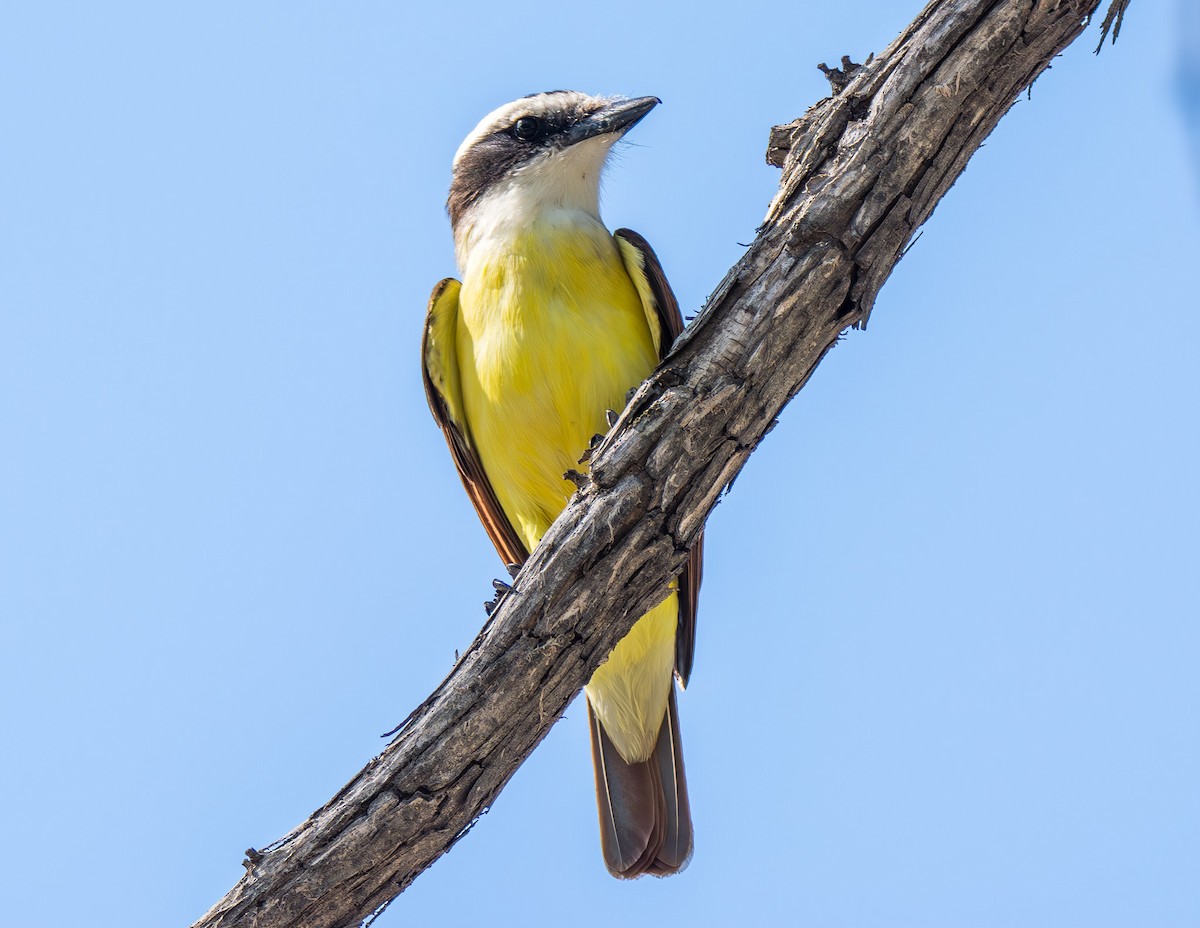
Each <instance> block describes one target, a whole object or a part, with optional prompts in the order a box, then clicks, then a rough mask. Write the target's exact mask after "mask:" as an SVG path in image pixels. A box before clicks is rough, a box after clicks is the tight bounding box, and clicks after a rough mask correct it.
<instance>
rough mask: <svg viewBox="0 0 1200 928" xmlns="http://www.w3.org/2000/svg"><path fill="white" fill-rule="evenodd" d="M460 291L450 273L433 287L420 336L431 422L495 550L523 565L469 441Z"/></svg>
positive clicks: (521, 552)
mask: <svg viewBox="0 0 1200 928" xmlns="http://www.w3.org/2000/svg"><path fill="white" fill-rule="evenodd" d="M460 289H461V285H460V284H459V282H458V281H457V280H454V279H453V278H449V277H448V278H446V279H445V280H443V281H441V282H440V283H438V285H437V286H436V287H434V288H433V293H432V294H431V295H430V297H429V310H428V312H427V313H426V315H425V333H424V336H423V338H422V339H421V376H422V379H423V380H424V382H425V399H426V400H428V402H429V411H430V412H431V413H433V421H434V422H436V423H437V424H438V427H439V428H440V429H441V430H442V434H443V435H444V436H445V438H446V444H447V445H448V446H449V447H450V456H451V457H452V458H453V459H454V466H455V467H457V468H458V476H459V477H460V478H461V479H462V483H463V486H464V487H465V488H466V491H467V496H469V497H470V499H471V502H472V503H473V504H474V506H475V511H476V512H477V513H478V514H479V520H480V521H481V522H482V523H483V527H484V530H485V531H487V533H488V537H489V538H490V539H492V544H494V545H495V546H496V551H497V552H499V554H500V557H501V558H502V559H503V561H504V563H505V564H523V563H524V562H525V559H526V558H527V557H528V556H529V552H528V551H526V550H525V545H524V544H523V543H522V541H521V539H520V537H519V536H518V535H517V533H516V531H515V530H514V529H513V527H512V523H511V522H509V521H508V517H507V516H506V515H505V514H504V510H503V509H502V508H501V507H500V501H499V500H498V499H497V498H496V491H495V490H494V489H493V488H492V484H491V482H490V481H489V480H488V478H487V474H486V473H484V470H483V464H482V462H481V461H480V460H479V455H478V454H477V453H476V451H475V448H474V447H473V446H472V444H471V438H470V434H471V433H470V429H469V428H468V427H467V424H466V417H465V415H464V408H463V401H462V390H461V387H460V384H459V378H458V352H457V350H456V347H455V332H456V330H457V328H458V293H459V290H460Z"/></svg>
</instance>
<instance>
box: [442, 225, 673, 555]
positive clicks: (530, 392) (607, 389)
mask: <svg viewBox="0 0 1200 928" xmlns="http://www.w3.org/2000/svg"><path fill="white" fill-rule="evenodd" d="M457 347H458V364H459V370H460V376H461V382H462V396H463V405H464V409H465V413H466V419H467V422H468V423H470V429H471V440H472V442H473V444H474V446H475V448H476V449H477V451H478V453H479V456H480V459H481V460H482V462H483V466H484V469H485V470H486V471H487V474H488V477H489V479H490V480H491V482H492V485H493V487H494V488H495V490H496V494H497V496H498V497H499V500H500V504H501V506H503V507H504V511H505V513H506V514H507V515H508V517H509V520H510V521H511V522H512V524H513V527H514V528H515V529H516V530H517V532H518V534H520V535H521V537H522V540H523V541H524V542H525V544H526V545H527V546H528V547H529V549H530V550H532V549H533V548H534V547H535V546H536V545H537V543H538V541H539V540H540V539H541V537H542V535H543V534H544V533H545V531H546V529H547V528H549V527H550V523H551V522H553V521H554V519H555V517H557V515H558V514H559V513H560V512H561V511H562V509H563V507H564V506H565V505H566V503H567V500H568V499H570V496H571V494H572V493H573V492H574V486H573V485H572V484H571V483H570V482H568V481H566V480H564V479H563V474H564V473H565V472H566V471H567V470H570V469H572V468H573V469H576V470H584V469H585V468H584V466H583V465H581V464H580V463H579V459H580V457H581V456H582V455H583V452H584V450H585V449H586V448H587V446H588V442H589V440H590V439H591V437H592V436H593V435H595V434H597V433H603V432H605V431H607V429H608V425H607V423H606V421H605V411H606V410H608V409H614V410H620V409H622V408H623V407H624V405H625V396H626V394H627V393H628V391H629V390H630V389H631V388H632V387H634V386H636V385H637V384H639V383H641V381H642V380H643V379H645V377H646V376H647V375H648V374H649V373H650V371H651V370H652V369H653V367H654V365H655V363H656V362H657V357H656V353H655V347H654V340H653V337H652V335H651V332H650V327H649V323H648V322H647V319H646V314H645V311H644V309H643V307H642V303H641V300H640V298H639V296H638V293H637V290H636V289H635V287H634V285H633V282H632V281H631V280H630V278H629V275H628V273H627V272H626V270H625V266H624V264H623V263H622V261H621V256H620V254H619V253H618V251H617V246H616V243H615V242H614V241H613V238H612V236H611V235H610V234H609V233H608V231H607V230H606V229H605V228H604V227H603V226H602V225H601V224H600V223H598V222H561V221H560V222H554V221H546V222H542V223H538V224H534V225H531V226H529V227H527V228H525V229H524V230H522V231H521V232H520V233H517V234H515V235H513V236H512V237H511V238H508V239H506V240H504V241H502V242H497V243H484V244H481V245H480V246H479V247H478V248H477V249H476V250H475V251H474V253H473V254H472V259H471V266H470V267H469V268H465V269H464V279H463V286H462V292H461V294H460V297H459V321H458V331H457Z"/></svg>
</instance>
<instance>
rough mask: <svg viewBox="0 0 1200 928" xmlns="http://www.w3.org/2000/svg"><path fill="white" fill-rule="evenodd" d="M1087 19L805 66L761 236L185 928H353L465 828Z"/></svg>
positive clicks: (1021, 18) (1036, 16)
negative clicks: (228, 884)
mask: <svg viewBox="0 0 1200 928" xmlns="http://www.w3.org/2000/svg"><path fill="white" fill-rule="evenodd" d="M1118 2H1121V0H1118ZM1124 2H1125V3H1126V4H1127V2H1128V0H1124ZM1098 5H1099V0H1057V2H1055V0H934V2H932V3H930V4H929V6H927V7H926V8H925V10H924V11H922V12H921V14H920V15H919V16H918V17H917V18H916V20H915V21H914V22H913V23H912V24H911V25H910V26H909V27H908V28H907V29H906V30H905V31H904V32H903V33H902V34H901V35H900V36H899V37H898V38H897V39H896V40H895V41H894V42H893V43H892V44H891V45H890V46H889V47H888V48H887V50H885V51H884V52H883V53H882V54H881V55H879V56H878V57H877V58H875V59H873V60H868V62H867V63H866V64H865V65H863V66H853V65H851V64H850V63H849V61H848V60H847V59H843V68H842V69H825V70H826V72H827V73H828V74H830V77H831V82H832V83H833V84H834V87H835V95H834V96H833V97H831V98H828V99H825V100H822V101H821V102H819V103H817V104H816V105H815V106H813V107H812V108H811V109H810V110H809V111H808V112H807V113H806V114H805V115H804V116H803V117H801V118H800V119H798V120H796V121H795V122H793V123H790V124H789V125H786V126H779V127H776V128H775V129H774V130H772V132H771V137H770V145H769V149H768V153H767V158H768V160H769V161H770V162H771V163H772V164H775V165H778V166H780V167H782V169H783V176H782V179H781V182H780V186H779V192H778V194H777V195H776V197H775V199H774V200H773V201H772V203H771V204H770V208H769V209H768V212H767V216H766V220H765V221H764V223H763V225H762V227H761V229H760V232H759V235H758V236H757V238H756V239H755V241H754V243H753V244H752V245H751V247H750V249H749V250H748V251H747V252H746V254H745V255H744V256H743V257H742V259H741V260H740V261H739V262H738V263H737V264H736V265H735V266H734V267H733V268H732V269H731V270H730V271H729V273H728V274H727V275H726V276H725V278H724V280H723V281H721V283H720V285H719V286H718V287H717V289H716V291H715V292H714V293H713V295H712V296H711V297H710V299H709V301H708V303H707V305H706V306H705V308H704V310H703V311H702V312H701V313H700V315H699V316H698V317H697V318H696V320H695V321H694V322H693V323H692V324H691V325H690V326H689V327H688V329H687V330H686V331H685V332H684V334H683V336H682V337H681V338H680V339H679V341H678V342H677V343H676V345H675V347H674V350H673V351H672V353H671V354H670V356H669V357H668V358H667V359H666V360H665V361H664V362H663V364H662V365H661V366H660V367H659V368H658V369H657V370H656V371H655V372H654V374H653V375H652V376H651V377H650V379H649V380H647V381H646V383H645V384H643V385H642V387H641V388H640V389H639V390H638V391H637V393H636V394H635V395H634V397H633V398H632V400H631V402H630V403H629V405H628V407H627V408H626V410H625V411H624V413H623V414H622V416H621V419H620V421H619V422H618V423H617V426H616V428H615V429H614V430H613V432H612V433H611V434H610V435H609V436H608V437H607V438H606V439H605V440H604V441H603V442H602V443H601V444H600V445H599V446H598V447H597V448H596V449H595V451H594V453H593V456H592V469H591V473H590V475H589V477H588V479H586V480H585V481H583V482H582V486H581V489H580V491H579V492H578V493H577V494H576V496H575V498H574V499H573V500H572V502H571V504H570V505H569V506H568V507H567V509H566V511H564V512H563V514H562V516H561V517H560V518H559V519H558V521H556V522H555V523H554V526H553V527H552V528H551V530H550V531H549V532H548V533H547V534H546V536H545V538H544V539H543V541H542V543H541V545H539V546H538V548H537V550H536V551H534V553H533V556H532V557H531V558H530V559H529V561H528V562H527V564H526V565H525V567H524V569H523V570H522V571H521V572H520V574H519V575H518V577H517V578H516V580H515V582H514V589H513V592H512V593H511V594H509V595H507V596H506V597H505V598H504V599H503V601H502V603H501V604H500V606H499V608H497V609H496V610H495V612H494V613H493V614H492V615H491V616H490V618H489V619H488V621H487V623H486V625H485V626H484V628H483V630H482V631H481V632H480V634H479V636H478V637H477V638H476V639H475V641H474V643H473V644H472V645H471V647H470V648H469V649H468V650H467V652H466V653H465V654H464V655H463V656H462V658H461V659H460V660H459V661H458V663H457V665H456V666H455V668H454V670H453V671H452V672H451V674H450V675H449V677H447V678H446V680H445V681H443V682H442V684H441V685H440V686H439V687H438V688H437V690H436V691H435V692H434V693H433V694H431V695H430V696H429V698H428V699H426V700H425V702H424V703H422V704H421V705H420V706H419V707H418V708H417V709H416V710H415V711H414V712H413V713H412V715H411V716H410V717H409V719H408V721H407V722H406V724H405V726H404V727H403V728H402V730H401V731H400V733H399V734H398V735H397V736H396V738H395V740H394V741H393V742H392V743H391V744H390V745H389V746H388V748H387V749H386V750H385V751H384V752H383V753H382V754H381V755H380V756H379V757H377V758H376V759H374V760H373V761H372V762H371V763H370V764H368V765H367V766H366V768H364V769H363V770H362V771H361V772H360V773H359V774H357V775H356V776H355V777H354V779H353V780H351V781H350V782H349V783H348V784H346V786H345V787H343V788H342V789H341V791H339V792H338V794H337V795H336V796H334V797H333V798H332V799H331V800H330V801H329V802H328V803H327V804H326V805H325V806H324V807H322V808H321V809H319V810H318V811H317V812H315V813H313V815H312V816H311V817H309V819H308V820H306V821H305V822H303V823H302V824H301V825H299V826H298V827H297V828H296V829H295V830H294V831H293V832H291V833H290V834H289V835H288V836H287V837H285V838H284V839H282V840H281V841H279V842H277V843H276V844H275V845H273V846H272V847H271V848H268V849H265V850H263V851H250V852H247V860H246V861H245V866H246V870H247V872H246V874H245V876H243V877H242V879H241V880H240V881H239V882H238V883H237V884H236V885H235V886H234V887H233V889H232V890H230V892H229V893H228V894H227V895H226V896H225V897H224V898H223V899H221V900H220V901H219V902H218V903H217V904H216V905H215V906H214V907H213V908H212V909H211V910H210V911H209V912H208V913H207V914H206V915H205V916H204V917H203V918H201V919H200V920H199V921H198V922H196V926H195V928H217V926H235V925H236V926H251V925H253V926H256V928H268V926H270V928H284V926H303V928H325V926H329V928H332V926H345V925H352V924H355V923H357V922H359V921H360V920H362V919H363V918H365V917H368V916H369V915H370V914H371V913H372V912H373V911H375V910H377V909H378V908H380V907H381V906H384V905H386V904H387V903H388V902H389V901H390V900H392V899H393V898H394V897H395V896H397V895H398V894H399V893H401V892H402V891H403V890H404V889H405V888H406V887H407V886H408V885H409V884H410V883H411V882H412V881H413V880H414V879H416V877H417V876H418V875H419V874H420V873H421V872H422V871H423V870H424V869H425V868H426V867H428V866H429V865H430V864H431V863H433V862H434V861H435V860H437V858H438V857H440V856H441V855H442V854H444V853H445V852H446V851H447V850H448V849H449V848H450V847H451V846H453V845H454V843H455V842H456V841H458V840H459V838H461V837H462V836H463V835H464V834H466V832H467V831H468V830H469V829H470V827H471V825H472V824H473V823H474V822H475V820H476V819H477V818H478V817H479V816H480V815H481V814H482V813H483V812H486V811H487V808H488V806H489V804H490V803H491V802H492V801H493V800H494V799H495V798H496V796H497V794H498V793H499V792H500V790H501V789H502V788H503V787H504V785H505V783H507V781H508V779H509V777H511V776H512V774H513V773H514V771H515V770H516V769H517V767H518V766H520V764H521V763H522V762H523V761H524V760H525V758H526V757H528V756H529V754H530V753H531V752H532V751H533V749H534V748H535V747H536V746H537V745H538V743H539V742H540V741H541V740H542V738H544V737H545V735H546V734H547V732H548V731H549V730H550V727H551V726H552V725H553V724H554V722H555V721H556V720H557V719H558V718H559V717H560V715H561V714H562V712H563V711H564V710H565V708H566V707H567V705H568V703H570V701H571V700H572V699H573V698H574V697H575V695H576V694H577V693H578V692H579V690H580V688H581V687H582V686H583V684H584V682H585V681H586V680H587V679H588V678H589V676H590V675H591V673H592V671H593V670H594V669H595V668H596V666H597V665H598V664H599V663H600V661H601V660H602V658H603V657H604V656H605V655H606V654H608V652H609V651H610V650H611V649H612V647H613V646H614V645H615V644H616V642H617V641H618V640H619V639H620V638H621V637H622V636H623V635H624V634H625V633H626V632H627V631H628V630H629V628H630V627H631V626H632V624H633V622H634V620H635V619H636V618H637V617H638V616H640V615H642V614H643V613H644V612H646V611H647V610H648V609H649V608H650V607H651V606H652V605H654V604H655V603H657V602H658V601H659V600H661V599H662V597H663V596H664V595H665V593H666V584H667V580H668V578H669V577H671V576H674V575H675V574H676V573H678V571H679V569H680V568H681V567H682V565H683V563H684V560H685V558H686V556H687V551H688V548H689V546H690V545H691V543H692V542H693V541H694V540H695V538H696V537H697V535H698V534H699V532H700V530H701V528H702V527H703V525H704V520H705V518H706V517H707V516H708V514H709V512H710V511H711V509H712V507H713V506H714V505H715V504H716V502H717V500H718V498H719V497H720V495H721V493H722V492H723V491H724V489H725V488H726V487H727V486H728V485H729V483H730V482H731V481H732V480H733V479H734V477H735V476H736V475H737V474H738V472H739V471H740V470H741V468H742V466H743V465H744V464H745V462H746V460H747V458H749V456H750V454H751V453H752V452H753V451H754V449H755V447H756V446H757V445H758V443H759V442H760V441H761V440H762V438H763V436H764V435H765V434H766V433H767V432H769V431H770V430H771V428H772V427H773V425H774V423H775V418H776V416H778V414H779V413H780V411H781V410H782V409H783V407H784V406H785V405H786V404H787V402H788V401H789V400H790V399H791V398H792V397H793V396H794V395H795V394H796V392H797V391H798V390H799V389H800V388H801V387H802V386H804V384H805V382H806V381H807V380H808V378H809V377H810V376H811V375H812V372H813V370H814V369H815V368H816V366H817V364H818V363H819V362H820V360H821V358H822V357H823V356H824V355H825V352H826V351H828V350H829V348H830V347H831V346H832V345H833V344H834V342H835V341H836V340H837V338H838V336H839V334H840V333H841V332H843V331H844V330H845V329H847V328H848V327H851V326H859V327H861V326H864V325H865V324H866V322H867V319H868V317H869V315H870V312H871V308H872V306H873V305H874V302H875V297H876V295H877V294H878V293H879V289H880V288H881V287H882V286H883V284H884V282H885V281H886V280H887V278H888V275H889V274H890V273H891V271H892V268H893V267H895V265H896V263H897V261H899V259H900V258H901V257H902V256H903V253H904V250H905V248H906V247H907V246H908V244H909V242H910V241H911V239H912V236H913V233H914V232H915V231H916V230H917V229H918V228H919V227H920V226H921V224H922V223H924V222H925V221H926V220H927V219H928V218H929V216H930V214H931V213H932V212H933V210H934V207H935V206H936V205H937V203H938V201H939V200H940V199H941V197H942V196H943V195H944V194H945V193H946V191H947V190H948V189H949V188H950V186H951V185H952V184H953V183H954V181H955V179H956V178H957V177H958V176H959V175H960V174H961V173H962V172H963V169H964V168H965V167H966V164H967V160H968V159H969V158H970V157H971V155H972V154H973V153H974V152H975V150H976V149H978V147H979V146H980V144H981V143H982V142H983V140H984V139H986V138H987V136H988V134H989V133H990V132H991V131H992V129H993V128H995V126H996V124H997V123H998V122H999V121H1000V119H1001V117H1002V116H1004V114H1005V113H1006V112H1007V111H1008V109H1009V107H1010V106H1011V105H1012V104H1013V102H1014V101H1015V100H1016V98H1017V97H1018V96H1019V94H1020V93H1021V91H1022V90H1024V89H1025V88H1026V87H1028V86H1029V84H1030V83H1031V82H1032V81H1033V80H1034V79H1035V78H1036V77H1037V76H1038V75H1039V74H1041V73H1042V71H1043V70H1045V69H1046V67H1047V66H1048V65H1049V63H1050V62H1051V60H1052V59H1053V58H1054V57H1055V56H1056V55H1057V54H1058V53H1059V52H1061V51H1062V49H1063V48H1065V47H1066V46H1067V45H1069V44H1070V43H1071V42H1072V41H1073V40H1074V39H1075V38H1077V37H1078V36H1079V35H1080V33H1081V32H1082V31H1083V30H1084V28H1085V26H1086V24H1087V22H1088V20H1089V18H1090V16H1091V14H1092V13H1093V12H1094V11H1095V9H1096V7H1097V6H1098ZM835 74H836V75H837V80H836V81H834V75H835Z"/></svg>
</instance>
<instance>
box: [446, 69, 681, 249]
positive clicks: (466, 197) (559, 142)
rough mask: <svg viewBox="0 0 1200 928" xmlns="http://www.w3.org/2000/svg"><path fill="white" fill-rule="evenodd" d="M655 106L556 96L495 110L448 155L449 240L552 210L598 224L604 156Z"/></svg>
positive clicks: (641, 100)
mask: <svg viewBox="0 0 1200 928" xmlns="http://www.w3.org/2000/svg"><path fill="white" fill-rule="evenodd" d="M659 102H660V101H659V99H658V98H657V97H635V98H632V99H629V98H605V97H592V96H588V95H587V94H584V93H578V92H576V91H573V90H555V91H551V92H549V93H539V94H533V95H532V96H528V97H522V98H521V99H520V100H514V101H513V102H512V103H506V104H505V105H504V106H502V107H500V108H499V109H496V110H493V111H492V112H491V113H489V114H488V115H487V116H485V117H483V120H482V121H481V122H480V123H479V125H478V126H476V127H475V129H474V131H473V132H471V134H470V135H468V136H467V137H466V139H465V140H464V141H463V143H462V145H460V146H459V148H458V152H457V154H455V156H454V168H453V179H452V180H451V183H450V196H449V198H448V199H447V201H446V209H447V211H448V212H449V213H450V222H451V225H452V226H453V227H454V230H455V237H456V238H459V237H461V234H462V232H463V227H465V226H470V225H475V224H477V223H478V222H479V220H480V219H483V218H487V219H489V220H490V221H491V222H498V221H504V222H506V223H509V224H512V225H520V224H522V223H524V222H526V221H529V220H532V219H534V218H536V217H537V216H538V215H540V214H541V213H543V212H545V211H548V210H554V209H570V210H582V211H584V212H587V213H590V214H592V215H593V216H596V217H597V218H599V200H600V174H601V172H602V170H603V168H604V163H605V160H606V159H607V158H608V153H609V150H610V149H611V148H612V146H613V143H614V142H616V141H617V140H618V139H619V138H621V136H623V135H624V134H625V133H626V132H627V131H628V130H629V129H631V128H632V127H633V126H634V125H635V124H636V123H637V122H638V121H639V120H640V119H641V118H642V117H643V116H645V115H646V114H647V113H649V112H650V110H652V109H654V107H655V106H656V105H658V103H659ZM488 224H490V222H489V223H488Z"/></svg>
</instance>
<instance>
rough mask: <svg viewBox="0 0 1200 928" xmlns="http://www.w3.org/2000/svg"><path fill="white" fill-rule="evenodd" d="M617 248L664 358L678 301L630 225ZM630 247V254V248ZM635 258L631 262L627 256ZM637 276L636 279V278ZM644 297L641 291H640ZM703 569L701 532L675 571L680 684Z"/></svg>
mask: <svg viewBox="0 0 1200 928" xmlns="http://www.w3.org/2000/svg"><path fill="white" fill-rule="evenodd" d="M614 235H615V236H616V239H617V244H618V246H621V245H624V246H627V247H622V248H621V254H622V257H623V258H624V259H625V266H626V268H627V269H628V270H629V273H630V276H631V277H633V280H634V284H635V285H636V286H637V289H638V292H639V293H643V294H644V291H646V290H648V291H649V295H650V297H651V301H652V302H653V304H654V305H653V307H647V315H649V311H650V309H653V311H654V314H655V316H656V317H657V321H658V325H659V327H660V334H659V339H658V341H659V358H660V359H661V358H665V357H666V356H667V354H668V353H669V352H670V350H671V345H672V344H674V342H675V339H677V338H678V337H679V336H680V334H681V333H682V332H683V313H681V312H680V311H679V301H678V300H676V299H675V294H674V293H672V292H671V285H670V284H669V283H667V275H666V274H664V273H663V269H662V265H661V264H659V263H658V255H656V254H655V253H654V249H653V248H651V247H650V244H649V242H647V241H646V240H645V239H644V238H642V237H641V236H640V235H638V234H637V233H636V232H634V231H632V230H630V229H617V231H616V232H615V233H614ZM631 251H632V253H633V254H632V255H631V254H630V252H631ZM631 257H635V258H636V266H631V261H630V258H631ZM639 278H640V279H639ZM643 300H645V295H643ZM703 573H704V533H703V532H701V533H700V537H699V538H697V539H696V543H695V544H694V545H692V549H691V550H690V551H689V552H688V559H687V562H686V563H685V564H684V565H683V570H682V571H681V572H680V574H679V627H678V629H677V631H676V634H675V674H676V676H678V677H679V683H680V685H681V686H683V687H686V686H687V683H688V678H689V677H691V675H692V662H693V660H694V659H695V655H696V610H697V608H698V606H699V602H700V580H701V578H702V576H703Z"/></svg>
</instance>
